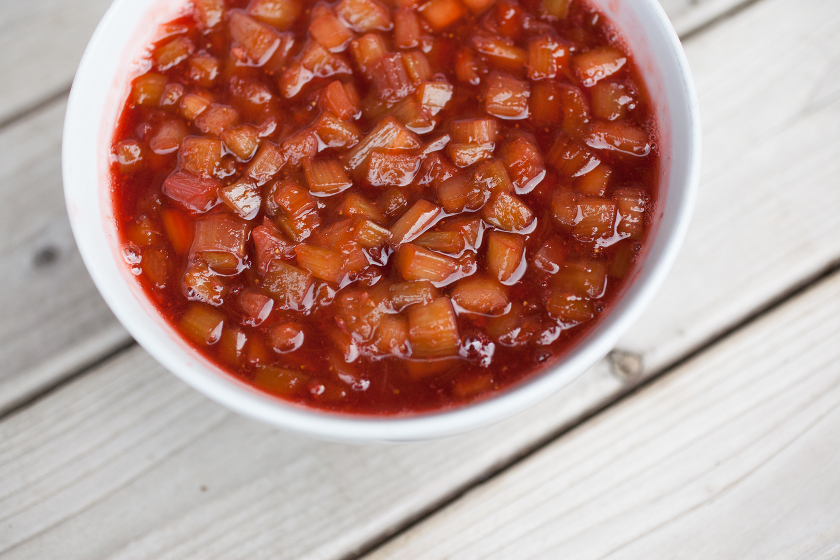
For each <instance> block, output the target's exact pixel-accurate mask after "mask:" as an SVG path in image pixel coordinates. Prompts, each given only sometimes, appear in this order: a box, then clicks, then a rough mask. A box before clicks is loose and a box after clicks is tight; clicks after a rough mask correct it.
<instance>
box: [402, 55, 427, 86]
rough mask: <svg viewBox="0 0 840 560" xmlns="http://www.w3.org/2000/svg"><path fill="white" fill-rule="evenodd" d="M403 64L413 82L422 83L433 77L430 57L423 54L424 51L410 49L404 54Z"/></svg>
mask: <svg viewBox="0 0 840 560" xmlns="http://www.w3.org/2000/svg"><path fill="white" fill-rule="evenodd" d="M403 64H404V65H405V71H406V72H407V73H408V77H409V79H410V80H411V83H412V84H420V83H423V82H427V81H429V80H431V79H432V77H433V75H434V74H433V72H432V67H431V66H430V65H429V59H428V58H426V55H424V54H423V51H409V52H407V53H405V54H403Z"/></svg>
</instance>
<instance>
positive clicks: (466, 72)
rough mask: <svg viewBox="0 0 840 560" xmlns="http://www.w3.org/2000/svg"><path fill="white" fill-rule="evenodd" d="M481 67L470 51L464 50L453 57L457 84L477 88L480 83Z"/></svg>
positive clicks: (473, 53)
mask: <svg viewBox="0 0 840 560" xmlns="http://www.w3.org/2000/svg"><path fill="white" fill-rule="evenodd" d="M481 70H482V69H481V66H479V61H478V58H477V57H476V55H475V52H473V50H472V49H469V48H464V49H461V50H459V51H458V54H456V55H455V75H456V76H457V77H458V81H459V82H464V83H465V84H470V85H473V86H477V85H478V84H480V83H481Z"/></svg>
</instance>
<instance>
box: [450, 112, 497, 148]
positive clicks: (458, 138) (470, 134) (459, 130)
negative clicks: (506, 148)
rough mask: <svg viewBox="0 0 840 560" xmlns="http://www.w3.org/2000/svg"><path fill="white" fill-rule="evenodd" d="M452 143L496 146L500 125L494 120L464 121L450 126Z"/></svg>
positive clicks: (454, 122)
mask: <svg viewBox="0 0 840 560" xmlns="http://www.w3.org/2000/svg"><path fill="white" fill-rule="evenodd" d="M450 130H451V134H452V141H453V142H456V143H459V144H470V143H477V144H495V142H496V140H497V138H498V135H499V123H498V122H497V121H496V119H493V118H489V117H486V118H481V119H464V120H460V121H453V122H452V124H451V125H450Z"/></svg>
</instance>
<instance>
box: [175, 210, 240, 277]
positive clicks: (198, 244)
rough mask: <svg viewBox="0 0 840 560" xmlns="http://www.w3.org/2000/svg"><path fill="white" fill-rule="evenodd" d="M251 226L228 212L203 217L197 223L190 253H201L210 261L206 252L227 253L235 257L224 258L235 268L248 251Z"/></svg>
mask: <svg viewBox="0 0 840 560" xmlns="http://www.w3.org/2000/svg"><path fill="white" fill-rule="evenodd" d="M249 229H250V228H249V226H248V224H247V223H246V222H242V221H240V220H237V219H235V218H233V217H230V216H228V215H226V214H213V215H212V216H207V217H206V218H203V219H201V220H200V221H198V222H196V224H195V239H194V240H193V244H192V248H191V249H190V254H192V255H201V256H202V257H204V259H205V260H207V261H208V262H210V261H209V259H208V257H207V255H206V253H225V254H227V255H230V256H232V257H233V261H231V260H230V259H224V260H225V261H226V262H227V263H231V262H232V263H233V266H230V267H224V268H234V267H236V266H237V265H239V264H241V263H242V261H243V260H244V259H245V255H246V254H247V252H248V248H247V242H248V234H249Z"/></svg>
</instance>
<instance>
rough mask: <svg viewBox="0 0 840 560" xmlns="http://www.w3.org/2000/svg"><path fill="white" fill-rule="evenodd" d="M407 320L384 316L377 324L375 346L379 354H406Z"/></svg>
mask: <svg viewBox="0 0 840 560" xmlns="http://www.w3.org/2000/svg"><path fill="white" fill-rule="evenodd" d="M407 342H408V319H407V318H406V317H403V316H402V315H385V316H384V317H382V322H381V323H379V335H378V336H377V341H376V346H377V349H378V350H379V352H380V353H381V354H394V355H395V356H405V355H407V354H408V344H407Z"/></svg>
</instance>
